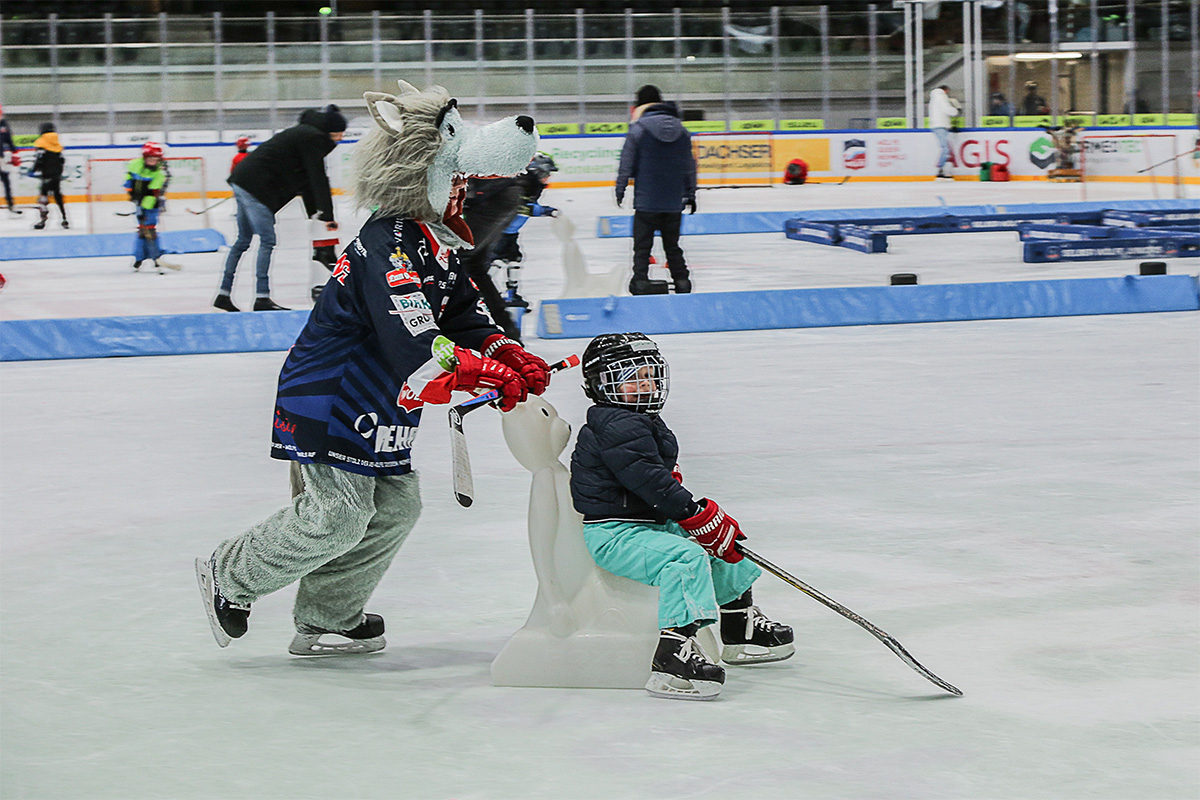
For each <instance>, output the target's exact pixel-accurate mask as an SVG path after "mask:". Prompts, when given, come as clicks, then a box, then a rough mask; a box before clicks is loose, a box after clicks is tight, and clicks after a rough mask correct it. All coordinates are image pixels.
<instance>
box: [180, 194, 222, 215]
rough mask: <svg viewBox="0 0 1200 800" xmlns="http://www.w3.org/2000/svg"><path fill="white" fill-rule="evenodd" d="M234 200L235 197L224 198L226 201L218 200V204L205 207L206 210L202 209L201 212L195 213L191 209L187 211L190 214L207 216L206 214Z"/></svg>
mask: <svg viewBox="0 0 1200 800" xmlns="http://www.w3.org/2000/svg"><path fill="white" fill-rule="evenodd" d="M232 199H233V195H229V197H226V198H224V199H221V200H218V201H217V202H215V203H213V204H212V205H210V206H205V207H204V208H202V209H200V210H199V211H193V210H192V209H190V208H189V209H188V210H187V212H188V213H189V214H206V213H208V212H209V211H212V210H213V209H214V208H216V207H217V206H219V205H221V204H222V203H227V202H229V201H230V200H232Z"/></svg>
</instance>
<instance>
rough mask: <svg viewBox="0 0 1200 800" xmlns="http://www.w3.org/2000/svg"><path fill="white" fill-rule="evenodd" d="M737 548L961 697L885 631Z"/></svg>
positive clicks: (929, 679)
mask: <svg viewBox="0 0 1200 800" xmlns="http://www.w3.org/2000/svg"><path fill="white" fill-rule="evenodd" d="M737 548H738V551H739V552H741V554H742V555H744V556H745V557H746V558H748V559H750V560H751V561H753V562H754V563H755V564H758V565H759V566H760V567H762V568H763V569H765V570H766V571H767V572H769V573H771V574H772V575H774V576H775V577H776V578H779V579H780V580H782V581H784V582H786V583H790V584H791V585H792V586H795V587H796V588H797V589H799V590H800V591H802V592H804V593H805V594H806V595H808V596H809V597H811V598H812V599H814V600H816V601H817V602H818V603H821V604H822V605H824V606H828V607H829V608H832V609H833V610H834V611H836V612H837V613H839V614H841V615H842V616H843V617H845V618H846V619H848V620H850V621H851V622H853V623H855V624H857V625H859V626H860V627H862V628H865V629H866V630H867V632H868V633H870V634H871V635H872V636H874V637H875V638H876V639H878V640H879V641H881V642H883V643H884V644H885V645H887V646H888V649H889V650H891V651H892V652H893V653H895V654H896V655H898V656H900V660H901V661H903V662H904V663H905V664H908V665H909V666H910V667H912V668H913V669H914V670H916V672H917V673H918V674H919V675H920V676H921V677H923V678H925V679H926V680H928V681H929V682H931V683H934V684H936V685H937V686H939V687H941V688H942V689H945V690H946V691H947V692H949V693H950V694H952V695H956V696H958V697H962V690H961V689H959V688H958V687H957V686H953V685H951V684H949V683H946V682H945V681H944V680H942V679H941V678H939V677H938V676H937V675H934V674H933V673H932V672H930V671H929V670H927V669H926V668H925V667H924V666H922V665H921V663H920V662H919V661H917V660H916V659H915V658H913V657H912V656H911V655H909V654H908V651H907V650H905V649H904V646H903V645H902V644H900V643H899V642H897V641H896V640H895V639H894V638H892V636H891V635H890V634H888V633H887V631H885V630H883V629H882V628H879V627H876V626H875V625H873V624H871V623H870V622H868V621H867V620H865V619H863V618H862V617H860V616H859V615H858V614H855V613H854V612H853V611H851V610H850V609H848V608H846V607H845V606H844V605H842V604H841V603H839V602H837V601H836V600H833V599H831V598H828V597H826V596H825V595H823V594H821V593H820V592H819V591H817V590H816V589H814V588H813V587H811V586H809V585H808V584H807V583H805V582H804V581H802V580H800V579H799V578H796V577H794V576H792V575H789V574H788V573H786V572H784V571H783V570H782V569H780V568H779V567H777V566H775V565H774V564H772V563H771V562H770V561H767V560H766V559H765V558H763V557H762V556H760V555H759V554H758V553H755V552H754V551H753V550H750V549H749V548H747V547H746V546H745V545H742V544H739V545H738V546H737Z"/></svg>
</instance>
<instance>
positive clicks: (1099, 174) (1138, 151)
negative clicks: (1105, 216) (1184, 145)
mask: <svg viewBox="0 0 1200 800" xmlns="http://www.w3.org/2000/svg"><path fill="white" fill-rule="evenodd" d="M1177 147H1178V145H1177V144H1176V140H1175V134H1173V133H1115V132H1114V133H1087V134H1083V135H1082V136H1080V137H1079V181H1080V186H1081V188H1082V192H1083V199H1084V200H1086V199H1087V192H1088V184H1089V183H1100V182H1119V183H1132V184H1139V185H1142V186H1146V187H1147V193H1148V194H1149V195H1150V196H1151V197H1153V198H1154V199H1156V200H1157V199H1159V198H1160V197H1174V198H1182V197H1183V196H1184V192H1183V177H1182V175H1181V170H1180V167H1179V159H1178V158H1177V157H1176V156H1177V155H1178V152H1177Z"/></svg>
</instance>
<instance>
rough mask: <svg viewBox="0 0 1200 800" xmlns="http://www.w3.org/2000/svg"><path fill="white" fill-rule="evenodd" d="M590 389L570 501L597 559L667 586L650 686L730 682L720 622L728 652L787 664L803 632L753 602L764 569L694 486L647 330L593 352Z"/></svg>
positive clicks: (688, 694)
mask: <svg viewBox="0 0 1200 800" xmlns="http://www.w3.org/2000/svg"><path fill="white" fill-rule="evenodd" d="M583 379H584V392H585V393H586V394H587V396H588V397H589V398H590V399H591V400H592V401H593V402H594V403H595V405H593V406H592V407H591V408H589V409H588V415H587V424H586V425H584V426H583V428H581V429H580V431H579V437H578V439H577V442H576V445H575V452H574V453H573V454H572V455H571V498H572V500H573V502H574V505H575V510H576V511H578V512H579V513H581V514H582V515H583V522H584V525H583V537H584V541H585V542H586V544H587V548H588V552H590V553H591V554H592V558H594V559H595V561H596V564H597V565H598V566H600V567H602V568H603V569H606V570H608V571H609V572H611V573H613V574H615V575H620V576H622V577H625V578H629V579H630V580H634V581H638V582H639V583H644V584H648V585H650V586H657V587H658V590H659V593H658V618H659V627H660V629H661V630H660V632H659V644H658V648H657V650H656V651H655V654H654V659H653V662H652V667H651V669H652V672H651V676H650V680H649V682H648V683H647V684H646V690H647V691H648V692H650V694H652V695H655V696H658V697H670V698H677V699H686V700H707V699H710V698H712V697H715V696H716V695H717V694H718V693H719V692H720V690H721V684H722V683H724V681H725V671H724V669H722V668H721V667H720V666H718V665H717V664H715V663H713V662H712V661H710V660H708V658H707V657H706V656H705V655H704V652H703V651H702V650H701V649H700V647H699V644H698V643H697V642H696V640H695V638H694V637H695V636H696V634H697V632H698V631H699V629H700V628H701V627H702V626H704V625H709V624H711V623H714V622H716V621H717V620H718V619H719V620H720V623H721V627H720V630H721V641H722V644H723V648H722V651H721V659H722V660H723V661H725V662H726V663H729V664H748V663H754V662H766V661H781V660H783V659H785V658H788V657H789V656H791V655H792V654H793V653H794V652H795V647H794V646H793V644H792V638H793V637H792V629H791V628H789V627H788V626H786V625H780V624H779V623H776V622H772V621H770V620H769V619H767V618H766V617H765V616H763V615H762V613H761V612H760V611H759V610H758V608H757V607H756V606H754V605H753V602H752V598H751V594H750V587H751V585H752V584H753V583H754V581H755V580H757V578H758V576H759V575H761V574H762V571H761V570H760V569H759V568H758V567H756V566H755V565H754V564H753V563H751V562H750V561H749V560H745V559H744V557H743V556H742V554H741V552H739V551H738V549H737V545H736V541H737V540H738V539H744V538H745V535H744V534H743V533H742V532H741V529H740V528H739V527H738V524H737V521H736V520H734V519H733V517H730V516H728V515H727V514H726V513H725V512H724V511H723V510H722V509H721V507H720V506H718V505H717V504H716V503H715V502H714V501H712V500H709V499H707V498H701V499H699V500H697V499H696V498H695V497H694V496H693V495H692V493H691V492H689V491H688V490H687V489H686V488H684V486H683V475H682V474H681V473H680V472H679V467H678V465H677V464H676V463H675V462H676V459H677V458H678V457H679V444H678V442H677V441H676V439H675V434H673V433H672V432H671V429H670V428H668V427H667V424H666V423H665V422H663V420H662V417H661V416H659V412H660V411H661V410H662V408H663V405H664V404H665V403H666V400H667V393H668V391H669V388H670V372H669V370H668V367H667V363H666V361H665V359H663V357H662V354H661V353H660V352H659V350H658V346H657V345H656V344H655V343H654V342H652V341H651V340H650V339H648V338H646V336H645V335H643V334H641V333H607V334H604V335H602V336H598V337H596V338H595V339H593V340H592V342H591V343H590V344H589V345H588V346H587V349H586V350H584V353H583Z"/></svg>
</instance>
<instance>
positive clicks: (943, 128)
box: [929, 84, 959, 178]
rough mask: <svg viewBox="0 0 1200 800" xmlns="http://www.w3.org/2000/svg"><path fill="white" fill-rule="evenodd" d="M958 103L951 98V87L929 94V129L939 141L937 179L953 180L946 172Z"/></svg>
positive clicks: (939, 88)
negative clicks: (951, 131)
mask: <svg viewBox="0 0 1200 800" xmlns="http://www.w3.org/2000/svg"><path fill="white" fill-rule="evenodd" d="M958 108H959V106H958V101H957V100H955V99H954V98H953V97H951V96H950V87H949V86H946V85H945V84H942V85H941V86H939V87H937V88H936V89H934V90H933V91H932V92H930V93H929V129H930V130H931V131H933V135H934V136H936V137H937V141H938V160H937V177H939V178H952V177H953V176H952V175H950V173H949V172H947V171H946V162H947V161H948V160H949V159H950V128H951V127H952V126H953V125H954V117H955V116H956V115H957V114H958Z"/></svg>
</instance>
